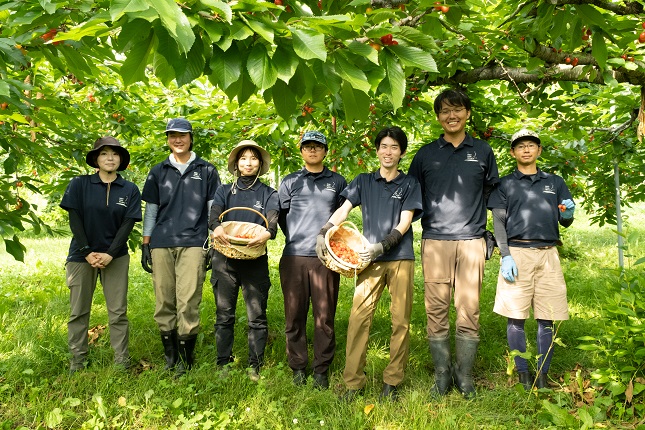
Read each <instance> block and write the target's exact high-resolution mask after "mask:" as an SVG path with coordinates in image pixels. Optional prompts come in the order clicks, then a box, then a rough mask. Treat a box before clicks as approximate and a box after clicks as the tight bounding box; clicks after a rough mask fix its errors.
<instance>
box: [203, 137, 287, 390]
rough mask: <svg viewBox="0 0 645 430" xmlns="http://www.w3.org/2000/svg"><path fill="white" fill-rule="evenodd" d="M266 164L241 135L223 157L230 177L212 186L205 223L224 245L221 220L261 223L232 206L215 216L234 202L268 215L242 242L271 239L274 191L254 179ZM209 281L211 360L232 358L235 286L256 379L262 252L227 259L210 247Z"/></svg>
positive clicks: (264, 278)
mask: <svg viewBox="0 0 645 430" xmlns="http://www.w3.org/2000/svg"><path fill="white" fill-rule="evenodd" d="M270 164H271V156H270V155H269V153H268V152H267V151H266V150H265V149H263V148H261V147H260V146H259V145H258V144H257V143H255V142H254V141H252V140H243V141H241V142H240V143H239V144H237V146H235V148H233V150H232V151H231V153H230V154H229V156H228V171H229V172H231V173H232V174H233V182H232V183H230V184H226V185H222V186H220V187H219V188H218V189H217V192H216V193H215V199H214V201H213V206H212V207H211V214H210V218H209V219H210V221H209V228H210V229H211V230H213V233H212V240H213V241H214V242H215V241H216V242H218V243H219V244H220V245H223V246H228V245H229V241H228V237H227V234H226V232H225V231H224V228H223V227H222V226H221V221H240V222H250V223H255V224H260V225H262V226H264V227H266V224H265V221H264V219H262V217H260V216H259V215H257V214H256V213H254V212H252V211H248V210H233V211H231V212H228V213H226V214H225V216H224V219H222V220H220V215H221V214H222V213H223V212H224V211H226V210H227V209H230V208H240V207H242V208H250V209H254V210H255V211H257V212H259V213H261V214H262V215H264V216H265V217H266V219H267V220H268V228H266V230H263V231H262V232H261V233H259V234H257V235H255V237H253V238H252V239H251V240H250V241H249V243H248V245H247V246H249V247H258V246H260V247H261V246H264V245H265V244H266V242H267V240H269V239H273V238H275V235H276V233H277V229H278V227H277V226H278V213H279V202H278V194H277V192H276V190H274V189H273V188H271V187H269V186H268V185H265V184H264V183H262V182H260V180H259V179H258V178H259V177H260V176H262V175H263V174H265V173H266V172H267V171H268V170H269V166H270ZM211 283H212V285H213V294H214V295H215V301H216V305H217V311H216V323H215V338H216V343H217V364H218V365H220V366H224V365H226V364H228V363H231V362H233V337H234V332H235V305H236V303H237V296H238V291H239V289H240V287H241V288H242V295H243V296H244V302H245V303H246V314H247V319H248V344H249V361H248V365H249V377H250V378H251V379H252V380H258V379H259V374H258V372H259V370H260V367H261V366H262V364H263V361H264V348H265V346H266V342H267V335H268V325H267V315H266V309H267V300H268V296H269V288H270V287H271V281H270V279H269V263H268V258H267V255H266V252H265V253H264V254H262V255H260V256H259V257H257V258H256V259H252V260H247V259H245V260H241V259H234V258H228V257H226V256H225V255H223V254H221V253H220V252H218V251H217V250H215V251H214V253H213V272H212V276H211Z"/></svg>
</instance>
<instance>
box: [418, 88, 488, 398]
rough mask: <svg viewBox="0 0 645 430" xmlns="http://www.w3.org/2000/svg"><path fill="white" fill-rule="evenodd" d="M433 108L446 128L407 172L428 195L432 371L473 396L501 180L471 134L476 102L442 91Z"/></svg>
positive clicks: (438, 388)
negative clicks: (489, 242) (494, 197)
mask: <svg viewBox="0 0 645 430" xmlns="http://www.w3.org/2000/svg"><path fill="white" fill-rule="evenodd" d="M434 111H435V114H436V115H437V120H438V121H439V124H441V127H442V128H443V130H444V133H443V134H442V135H441V136H439V139H437V140H435V141H434V142H431V143H429V144H427V145H425V146H423V147H421V149H419V151H418V152H417V154H416V155H415V156H414V159H413V160H412V164H411V165H410V171H409V174H410V175H411V176H413V177H415V178H417V179H418V180H419V182H420V183H421V190H422V194H423V218H422V220H421V226H422V227H423V236H422V242H421V260H422V263H423V276H424V279H425V305H426V314H427V317H428V338H429V343H430V352H431V354H432V360H433V362H434V368H435V385H434V386H433V387H432V392H433V394H434V395H444V394H446V393H447V392H448V390H449V389H450V388H451V387H452V384H453V380H454V383H455V384H456V386H457V388H458V389H459V391H460V392H461V393H462V394H463V395H464V396H466V397H473V396H474V395H475V385H474V382H473V376H472V368H473V365H474V363H475V357H476V355H477V346H478V344H479V293H480V289H481V285H482V280H483V277H484V262H485V250H486V244H485V241H484V239H483V235H484V231H485V228H486V197H487V195H488V194H489V193H490V191H491V190H492V188H493V187H494V186H495V185H496V184H497V183H498V182H499V178H498V172H497V163H496V161H495V156H494V154H493V150H492V149H491V147H490V146H489V145H488V143H486V142H484V141H483V140H479V139H475V138H473V137H472V136H470V135H468V134H467V133H466V121H468V119H469V118H470V112H471V102H470V98H469V97H468V96H467V95H466V94H465V93H464V92H462V91H461V90H452V89H451V90H446V91H444V92H442V93H441V94H439V96H437V98H436V99H435V101H434ZM453 294H454V301H455V309H456V313H457V318H456V326H457V327H456V334H455V358H456V363H455V366H454V372H453V365H452V363H451V359H450V338H449V336H450V323H449V320H448V314H449V309H450V300H451V297H452V295H453Z"/></svg>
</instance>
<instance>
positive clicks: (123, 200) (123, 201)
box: [116, 196, 128, 208]
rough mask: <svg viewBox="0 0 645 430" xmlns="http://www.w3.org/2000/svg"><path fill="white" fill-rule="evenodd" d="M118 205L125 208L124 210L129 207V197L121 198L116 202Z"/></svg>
mask: <svg viewBox="0 0 645 430" xmlns="http://www.w3.org/2000/svg"><path fill="white" fill-rule="evenodd" d="M116 204H117V205H119V206H123V207H124V208H127V207H128V196H125V197H119V200H118V201H117V202H116Z"/></svg>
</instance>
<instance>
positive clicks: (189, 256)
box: [151, 247, 206, 336]
mask: <svg viewBox="0 0 645 430" xmlns="http://www.w3.org/2000/svg"><path fill="white" fill-rule="evenodd" d="M151 253H152V283H153V285H154V288H155V316H154V318H155V321H156V322H157V325H158V326H159V330H160V331H170V330H174V329H175V328H176V329H177V334H178V335H179V336H187V335H193V334H197V333H199V305H200V303H201V302H202V287H203V285H204V279H205V277H206V273H205V271H204V258H205V257H206V251H205V250H203V249H202V248H201V247H190V248H182V247H176V248H154V249H152V251H151Z"/></svg>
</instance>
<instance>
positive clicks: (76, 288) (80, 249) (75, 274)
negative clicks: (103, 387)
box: [60, 136, 141, 373]
mask: <svg viewBox="0 0 645 430" xmlns="http://www.w3.org/2000/svg"><path fill="white" fill-rule="evenodd" d="M85 161H86V163H87V164H88V165H89V166H91V167H94V168H95V169H97V170H96V172H95V173H94V174H91V175H82V176H77V177H75V178H74V179H72V180H71V181H70V183H69V185H68V186H67V189H66V190H65V194H64V195H63V199H62V201H61V203H60V206H61V207H62V208H63V209H65V210H66V211H67V212H68V213H69V225H70V229H71V231H72V235H73V236H72V241H71V244H70V247H69V253H68V255H67V263H66V264H65V269H66V272H67V273H66V274H67V276H66V279H67V285H68V287H69V295H70V308H71V311H70V317H69V322H68V324H67V332H68V345H69V352H70V354H71V362H70V373H74V372H77V371H79V370H82V369H84V368H85V367H86V366H87V363H88V340H87V329H88V328H89V322H90V310H91V308H92V296H93V294H94V290H95V289H96V281H97V278H98V277H99V276H101V285H102V286H103V293H104V296H105V305H106V307H107V311H108V321H109V327H110V343H111V344H112V348H113V349H114V362H115V363H116V364H117V365H119V366H122V367H126V368H127V367H129V366H130V355H129V351H128V336H129V322H128V317H127V295H128V268H129V264H130V255H129V254H128V246H127V243H128V236H129V235H130V232H131V231H132V228H133V227H134V223H135V222H137V221H141V195H140V193H139V189H138V188H137V186H136V185H135V184H133V183H132V182H129V181H126V180H125V179H123V178H122V177H121V176H120V175H119V174H118V173H117V172H118V171H120V170H125V169H126V168H127V167H128V164H129V163H130V153H129V152H128V151H127V149H125V148H124V147H122V146H121V144H120V143H119V141H118V140H116V139H115V138H113V137H110V136H106V137H101V138H100V139H97V140H96V142H94V147H93V149H92V150H91V151H89V152H88V153H87V156H86V157H85Z"/></svg>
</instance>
